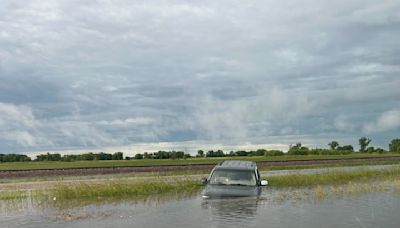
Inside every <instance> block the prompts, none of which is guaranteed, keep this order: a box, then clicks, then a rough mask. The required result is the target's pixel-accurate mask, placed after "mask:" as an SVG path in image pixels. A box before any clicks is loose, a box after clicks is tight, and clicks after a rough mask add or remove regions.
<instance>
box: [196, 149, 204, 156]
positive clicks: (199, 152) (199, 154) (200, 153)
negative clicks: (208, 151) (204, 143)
mask: <svg viewBox="0 0 400 228" xmlns="http://www.w3.org/2000/svg"><path fill="white" fill-rule="evenodd" d="M196 157H204V151H203V150H198V151H197V156H196Z"/></svg>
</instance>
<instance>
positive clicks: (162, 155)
mask: <svg viewBox="0 0 400 228" xmlns="http://www.w3.org/2000/svg"><path fill="white" fill-rule="evenodd" d="M371 141H372V140H371V139H369V138H367V137H361V138H360V139H359V140H358V144H359V146H360V149H359V151H358V152H361V153H381V154H382V153H387V152H392V153H400V138H396V139H393V140H392V141H391V142H390V144H389V151H386V150H384V149H382V148H375V147H373V146H369V144H370V143H371ZM327 145H328V146H329V149H321V148H312V149H310V148H308V147H306V146H303V145H302V143H301V142H298V143H296V144H293V145H290V146H289V150H288V152H287V153H285V152H283V151H281V150H266V149H258V150H254V151H245V150H238V151H230V152H227V153H225V152H224V151H222V150H209V151H206V152H205V151H203V150H198V151H197V154H196V155H195V156H194V157H235V156H239V157H240V156H283V155H346V154H351V153H356V151H355V150H354V148H353V146H352V145H340V144H339V142H337V141H331V142H329V143H328V144H327ZM191 157H193V156H192V155H190V154H189V153H185V152H184V151H158V152H144V153H137V154H135V156H133V157H129V156H126V157H124V155H123V152H115V153H113V154H110V153H103V152H100V153H84V154H67V155H61V154H59V153H46V154H40V155H37V156H36V158H35V159H33V160H32V159H31V158H30V157H29V156H27V155H24V154H0V162H26V161H68V162H72V161H92V160H123V159H125V160H131V159H136V160H140V159H186V158H191Z"/></svg>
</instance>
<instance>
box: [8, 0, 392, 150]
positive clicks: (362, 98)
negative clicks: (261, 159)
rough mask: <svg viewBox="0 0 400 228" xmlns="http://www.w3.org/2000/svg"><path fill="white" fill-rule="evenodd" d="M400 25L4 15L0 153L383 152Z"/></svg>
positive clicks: (50, 11) (278, 16) (149, 9)
mask: <svg viewBox="0 0 400 228" xmlns="http://www.w3.org/2000/svg"><path fill="white" fill-rule="evenodd" d="M398 12H400V3H399V2H398V1H372V0H371V1H361V0H360V1H357V0H353V1H335V2H322V1H315V0H308V1H283V2H282V1H280V2H277V1H251V2H247V3H244V2H243V1H198V2H195V1H190V2H188V1H127V0H126V1H124V0H121V1H116V2H109V1H71V0H68V1H67V0H65V1H61V0H58V1H45V0H41V1H34V0H29V1H2V4H1V6H0V127H1V129H0V152H12V151H28V152H29V151H38V150H63V149H79V150H84V149H85V148H90V149H93V148H94V149H99V150H101V148H106V147H107V148H117V147H119V146H129V145H131V144H138V143H148V144H152V143H153V144H159V143H161V142H168V143H167V145H175V144H182V142H199V146H201V145H202V144H207V142H213V143H214V144H215V145H221V147H223V145H228V144H229V145H232V144H234V145H237V146H238V147H240V145H244V144H246V145H252V144H253V145H255V144H260V145H261V144H271V145H272V144H279V145H282V144H288V143H293V142H296V141H303V142H306V143H308V144H309V145H313V146H326V143H327V142H328V141H329V140H333V139H340V140H342V141H343V143H352V144H354V145H356V144H357V138H358V137H360V136H363V135H367V136H368V137H371V138H372V139H373V143H374V145H376V146H382V147H387V144H388V142H389V140H391V139H392V138H394V137H398V136H399V133H400V126H399V121H398V116H400V115H399V113H398V110H399V108H400V90H399V89H398V85H399V84H400V77H399V73H400V64H399V63H400V60H399V57H398V56H399V54H400V50H399V49H400V48H399V45H398V41H397V40H398V37H399V36H400V16H399V14H398ZM200 142H201V143H200ZM190 145H192V144H190ZM196 145H197V144H196ZM146 148H147V147H146ZM171 148H174V146H171Z"/></svg>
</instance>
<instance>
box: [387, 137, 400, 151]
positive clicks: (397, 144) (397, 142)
mask: <svg viewBox="0 0 400 228" xmlns="http://www.w3.org/2000/svg"><path fill="white" fill-rule="evenodd" d="M389 151H390V152H395V153H400V138H397V139H393V140H392V142H391V143H390V144H389Z"/></svg>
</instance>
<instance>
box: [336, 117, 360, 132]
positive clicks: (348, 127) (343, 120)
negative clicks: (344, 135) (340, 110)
mask: <svg viewBox="0 0 400 228" xmlns="http://www.w3.org/2000/svg"><path fill="white" fill-rule="evenodd" d="M334 125H335V127H336V129H338V130H339V131H352V130H354V128H355V126H354V124H353V123H352V122H351V121H350V120H349V119H348V117H347V116H345V115H343V114H340V115H338V116H337V117H336V118H335V120H334Z"/></svg>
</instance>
